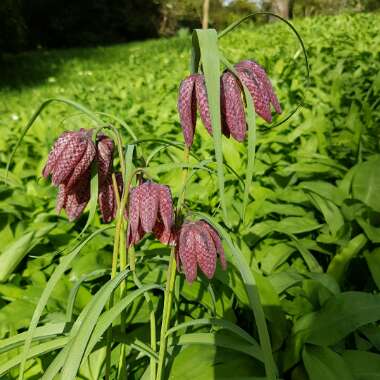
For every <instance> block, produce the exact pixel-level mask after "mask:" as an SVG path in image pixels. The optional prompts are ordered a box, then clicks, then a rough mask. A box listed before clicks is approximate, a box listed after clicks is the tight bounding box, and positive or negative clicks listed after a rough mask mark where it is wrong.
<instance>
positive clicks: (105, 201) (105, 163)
mask: <svg viewBox="0 0 380 380" xmlns="http://www.w3.org/2000/svg"><path fill="white" fill-rule="evenodd" d="M92 134H93V131H92V130H91V129H89V130H85V129H80V130H79V131H68V132H64V133H63V134H62V135H61V136H60V137H59V138H58V139H57V141H56V142H55V143H54V146H53V149H52V150H51V152H50V153H49V157H48V160H47V163H46V165H45V167H44V169H43V171H42V175H43V176H44V177H48V176H49V175H51V180H52V183H53V185H54V186H58V189H59V190H58V196H57V205H56V210H57V212H60V211H61V210H62V209H64V210H65V211H66V214H67V216H68V218H69V220H70V221H73V220H75V219H77V218H79V216H80V215H81V214H82V212H83V210H84V209H85V207H86V205H87V203H88V201H89V200H90V181H91V166H92V163H93V162H94V161H96V163H97V168H98V178H99V208H100V212H101V215H102V219H103V221H104V222H106V223H108V222H110V221H111V220H112V219H113V218H114V217H115V213H116V197H115V193H114V190H113V186H112V173H113V168H112V160H113V150H114V144H113V141H112V140H111V139H110V138H108V137H107V136H104V135H98V136H97V139H96V142H95V143H94V142H93V140H92ZM116 178H117V179H118V185H119V191H122V181H121V175H120V174H119V173H116Z"/></svg>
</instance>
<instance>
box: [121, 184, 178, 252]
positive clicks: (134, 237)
mask: <svg viewBox="0 0 380 380" xmlns="http://www.w3.org/2000/svg"><path fill="white" fill-rule="evenodd" d="M128 214H129V228H128V243H129V244H130V245H133V244H136V243H138V242H139V241H140V240H141V239H142V238H143V236H144V234H145V233H150V232H153V233H155V235H156V236H157V237H158V238H159V239H160V240H161V241H163V242H165V244H167V243H170V241H171V239H170V236H171V233H172V232H171V231H172V227H173V202H172V196H171V192H170V189H169V188H168V187H167V186H165V185H160V184H158V183H154V182H150V181H148V182H144V183H143V184H141V185H139V186H136V187H135V188H133V189H132V190H131V192H130V194H129V208H128Z"/></svg>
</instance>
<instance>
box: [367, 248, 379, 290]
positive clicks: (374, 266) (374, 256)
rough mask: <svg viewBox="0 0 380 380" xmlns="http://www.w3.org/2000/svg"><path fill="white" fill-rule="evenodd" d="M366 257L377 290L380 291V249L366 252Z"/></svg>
mask: <svg viewBox="0 0 380 380" xmlns="http://www.w3.org/2000/svg"><path fill="white" fill-rule="evenodd" d="M364 257H365V259H366V260H367V264H368V268H369V270H370V272H371V275H372V278H373V280H374V281H375V283H376V285H377V288H378V289H380V248H376V249H374V250H373V251H372V252H366V253H365V254H364Z"/></svg>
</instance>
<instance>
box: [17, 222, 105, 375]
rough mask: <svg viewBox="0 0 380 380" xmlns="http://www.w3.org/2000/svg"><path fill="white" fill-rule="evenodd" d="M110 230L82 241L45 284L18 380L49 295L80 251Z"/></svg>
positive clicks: (30, 328)
mask: <svg viewBox="0 0 380 380" xmlns="http://www.w3.org/2000/svg"><path fill="white" fill-rule="evenodd" d="M109 228H111V227H110V226H107V227H104V228H102V229H99V230H98V231H95V232H94V233H92V234H91V235H90V236H89V237H88V238H87V239H86V240H84V241H83V242H82V243H80V244H78V245H77V246H76V247H75V248H74V249H73V251H72V252H71V253H70V254H68V255H67V256H65V257H64V258H63V259H62V261H61V263H60V264H59V265H58V266H57V268H56V269H55V271H54V273H53V274H52V276H51V277H50V279H49V281H48V283H47V284H46V287H45V289H44V291H43V293H42V295H41V297H40V299H39V301H38V304H37V306H36V309H35V310H34V313H33V317H32V320H31V321H30V326H29V329H28V334H27V337H26V339H25V344H24V349H23V353H22V360H21V361H20V373H19V380H22V379H23V378H24V370H25V363H26V359H27V357H28V351H29V349H30V345H31V343H32V339H33V336H34V332H35V330H36V328H37V324H38V321H39V320H40V317H41V315H42V312H43V310H44V308H45V306H46V304H47V302H48V299H49V297H50V295H51V293H52V292H53V290H54V287H55V286H56V284H57V283H58V281H59V280H60V279H61V277H62V276H63V274H64V273H65V271H66V270H67V269H68V268H69V266H70V264H71V262H72V261H73V260H74V259H75V257H76V256H77V255H78V254H79V252H80V251H81V249H82V248H83V247H84V246H85V245H86V244H87V243H88V242H89V241H90V240H91V239H93V238H94V237H95V236H96V235H98V234H100V233H101V232H104V231H105V230H107V229H109Z"/></svg>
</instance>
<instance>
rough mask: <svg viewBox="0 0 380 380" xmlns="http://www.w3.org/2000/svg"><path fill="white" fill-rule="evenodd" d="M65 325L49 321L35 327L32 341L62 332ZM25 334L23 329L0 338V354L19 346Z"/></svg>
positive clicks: (51, 336)
mask: <svg viewBox="0 0 380 380" xmlns="http://www.w3.org/2000/svg"><path fill="white" fill-rule="evenodd" d="M65 326H66V324H65V323H50V324H47V325H44V326H41V327H37V329H36V331H35V335H34V337H33V342H35V341H40V340H44V339H49V338H53V337H56V336H57V335H60V334H62V333H63V331H64V329H65ZM27 334H28V332H27V331H25V332H23V333H20V334H17V335H14V336H11V337H10V338H7V339H3V340H1V341H0V354H1V353H3V352H7V351H9V350H13V349H14V348H17V347H19V346H21V345H22V344H23V343H24V341H25V338H26V336H27Z"/></svg>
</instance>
